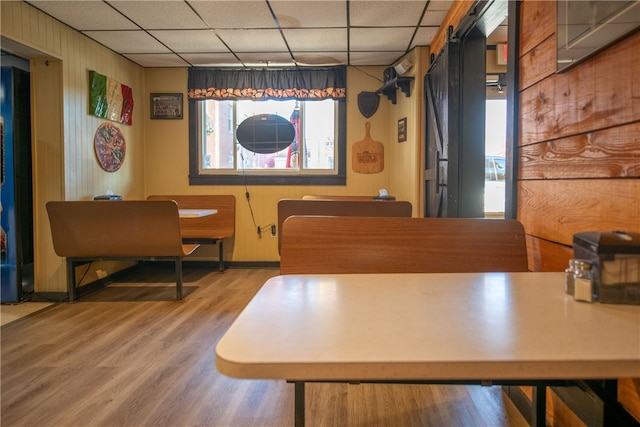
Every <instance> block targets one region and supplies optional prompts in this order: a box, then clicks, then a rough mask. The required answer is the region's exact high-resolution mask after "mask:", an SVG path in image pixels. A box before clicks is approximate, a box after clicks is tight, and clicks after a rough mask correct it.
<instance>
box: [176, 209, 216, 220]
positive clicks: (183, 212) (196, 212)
mask: <svg viewBox="0 0 640 427" xmlns="http://www.w3.org/2000/svg"><path fill="white" fill-rule="evenodd" d="M217 213H218V210H217V209H178V214H179V215H180V217H181V218H199V217H202V216H209V215H215V214H217Z"/></svg>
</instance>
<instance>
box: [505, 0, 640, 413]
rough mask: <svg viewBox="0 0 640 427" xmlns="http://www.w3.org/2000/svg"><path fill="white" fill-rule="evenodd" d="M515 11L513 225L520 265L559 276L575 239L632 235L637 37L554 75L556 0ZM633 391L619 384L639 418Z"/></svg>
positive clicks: (639, 181) (638, 384)
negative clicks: (516, 224)
mask: <svg viewBox="0 0 640 427" xmlns="http://www.w3.org/2000/svg"><path fill="white" fill-rule="evenodd" d="M520 12H521V13H520V23H521V27H520V45H519V48H520V58H519V61H520V62H519V70H520V81H519V91H520V92H519V98H520V101H519V102H520V105H519V109H520V113H519V117H520V120H519V122H518V123H517V126H518V133H519V138H518V151H517V152H518V153H519V154H518V164H519V173H518V185H517V188H518V219H519V220H520V221H521V222H522V223H523V225H524V227H525V231H526V233H527V235H528V236H527V244H528V251H529V269H530V270H534V271H562V270H563V269H564V268H565V266H566V265H567V262H568V259H569V258H571V257H572V255H573V249H572V242H573V235H574V234H575V233H578V232H582V231H590V230H591V231H606V230H627V231H635V232H640V79H639V78H638V76H640V49H639V48H638V45H640V33H638V32H637V33H635V34H632V35H630V36H628V37H626V38H625V39H623V40H621V41H619V42H618V43H616V44H615V45H613V46H610V47H608V48H607V49H606V50H604V51H602V52H600V53H598V54H597V55H595V56H593V57H591V58H590V59H587V60H586V61H584V62H581V63H579V64H577V65H575V66H574V67H572V68H570V69H569V70H567V71H565V72H562V73H556V72H555V71H556V2H555V1H535V0H525V1H523V3H522V5H521V11H520ZM639 390H640V380H638V379H636V380H631V379H622V380H620V382H619V400H620V402H621V403H622V404H623V406H625V407H627V408H628V409H629V410H630V412H631V413H632V414H633V415H634V416H635V417H636V418H638V419H639V420H640V392H639ZM556 409H558V410H560V408H556ZM556 421H558V420H556ZM554 424H555V423H554ZM560 424H561V423H560ZM556 425H558V424H556Z"/></svg>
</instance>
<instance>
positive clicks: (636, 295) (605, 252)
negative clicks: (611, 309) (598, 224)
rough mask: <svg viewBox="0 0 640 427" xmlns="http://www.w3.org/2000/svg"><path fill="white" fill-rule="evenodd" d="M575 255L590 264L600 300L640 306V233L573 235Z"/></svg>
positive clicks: (590, 232)
mask: <svg viewBox="0 0 640 427" xmlns="http://www.w3.org/2000/svg"><path fill="white" fill-rule="evenodd" d="M573 255H574V258H576V259H584V260H587V261H590V262H591V264H592V268H591V270H592V274H593V281H594V286H595V289H596V292H597V294H598V301H600V302H602V303H609V304H633V305H640V233H634V232H626V231H605V232H601V231H585V232H582V233H577V234H574V235H573Z"/></svg>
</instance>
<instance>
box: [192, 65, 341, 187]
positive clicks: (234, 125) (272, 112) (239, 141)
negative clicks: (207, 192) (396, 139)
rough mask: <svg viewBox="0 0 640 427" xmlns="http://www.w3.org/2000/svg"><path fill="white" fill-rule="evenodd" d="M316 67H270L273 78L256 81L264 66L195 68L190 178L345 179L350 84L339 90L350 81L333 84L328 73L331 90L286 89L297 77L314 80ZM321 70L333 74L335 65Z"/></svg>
mask: <svg viewBox="0 0 640 427" xmlns="http://www.w3.org/2000/svg"><path fill="white" fill-rule="evenodd" d="M339 71H340V70H339ZM313 72H314V71H309V70H304V71H298V70H296V71H294V72H289V73H284V75H279V76H277V77H275V76H274V74H273V73H271V74H267V75H266V76H267V79H264V78H262V77H264V76H265V74H264V72H260V73H261V74H260V75H259V76H260V78H258V79H256V78H255V76H256V75H257V73H258V71H254V72H252V71H248V70H242V71H241V72H239V71H234V72H225V71H220V70H215V71H210V72H209V73H206V71H202V70H198V71H194V72H193V77H192V74H191V73H192V72H191V71H190V77H189V78H190V81H189V182H190V184H192V185H211V184H221V185H234V184H238V185H244V184H251V185H260V184H264V185H345V184H346V105H345V102H344V100H345V90H344V89H335V88H339V87H343V86H335V88H334V86H332V85H331V84H326V81H329V80H328V79H326V78H324V79H323V80H322V83H323V84H326V87H328V89H322V90H318V89H310V88H306V89H289V90H287V89H282V87H295V88H297V87H299V82H298V81H295V82H294V81H293V80H294V79H296V78H298V77H300V76H301V75H302V76H304V77H307V80H309V79H308V77H309V75H310V73H313ZM225 73H226V74H225ZM315 73H316V74H313V76H312V77H317V76H321V77H325V76H326V75H329V76H333V75H334V74H335V70H330V71H329V72H327V71H326V70H325V71H319V72H318V71H316V72H315ZM323 73H324V74H323ZM340 73H341V71H340ZM341 75H342V74H338V76H341ZM283 76H284V77H283ZM225 79H226V80H225ZM269 79H270V81H269V83H268V86H266V87H263V86H260V87H259V88H258V89H256V87H258V86H259V85H262V84H264V82H263V80H269ZM285 79H288V80H287V81H283V80H285ZM247 82H248V83H247ZM285 85H288V86H285ZM316 85H318V83H317V79H316V81H314V86H313V87H316ZM276 86H277V87H279V89H272V87H276ZM317 87H325V86H319V85H318V86H317ZM219 88H227V89H219ZM231 88H239V89H231ZM293 91H295V93H294V94H293V95H292V92H293ZM256 94H257V95H256ZM267 94H268V95H267ZM270 123H273V125H274V126H273V127H270V126H269V124H270ZM281 126H284V127H281ZM276 128H277V129H281V130H283V131H281V132H280V134H278V132H276V131H274V129H276ZM267 134H268V137H266V135H267ZM283 134H286V135H287V139H286V140H285V142H283V141H282V140H281V139H282V138H281V135H283ZM278 135H280V136H278ZM263 136H264V137H263ZM279 139H280V140H279ZM247 140H248V141H247Z"/></svg>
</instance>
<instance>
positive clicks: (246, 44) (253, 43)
mask: <svg viewBox="0 0 640 427" xmlns="http://www.w3.org/2000/svg"><path fill="white" fill-rule="evenodd" d="M216 33H217V34H218V36H220V38H221V39H222V40H223V41H224V42H225V43H226V45H227V46H229V48H230V49H231V50H232V51H234V52H259V51H265V52H281V51H286V50H287V46H286V45H285V44H284V40H283V39H282V35H281V34H280V31H279V30H275V29H274V30H253V29H250V30H218V31H216Z"/></svg>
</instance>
